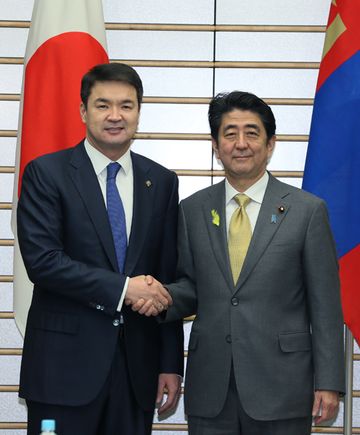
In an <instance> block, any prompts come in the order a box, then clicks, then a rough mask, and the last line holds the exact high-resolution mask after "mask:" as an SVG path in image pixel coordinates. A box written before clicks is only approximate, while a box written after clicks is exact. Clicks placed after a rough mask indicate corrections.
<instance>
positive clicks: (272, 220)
mask: <svg viewBox="0 0 360 435" xmlns="http://www.w3.org/2000/svg"><path fill="white" fill-rule="evenodd" d="M276 221H277V217H276V214H272V215H271V223H272V224H276Z"/></svg>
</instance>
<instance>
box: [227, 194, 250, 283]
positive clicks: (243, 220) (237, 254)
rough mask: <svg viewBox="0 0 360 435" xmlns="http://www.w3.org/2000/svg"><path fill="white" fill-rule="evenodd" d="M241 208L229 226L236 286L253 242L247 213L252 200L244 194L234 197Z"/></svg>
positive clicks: (230, 248)
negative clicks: (251, 241)
mask: <svg viewBox="0 0 360 435" xmlns="http://www.w3.org/2000/svg"><path fill="white" fill-rule="evenodd" d="M234 199H235V201H236V202H237V203H238V204H239V207H238V208H237V209H236V210H235V211H234V213H233V215H232V216H231V220H230V226H229V238H228V246H229V257H230V265H231V271H232V275H233V280H234V284H236V282H237V280H238V278H239V275H240V272H241V268H242V266H243V264H244V260H245V257H246V253H247V250H248V247H249V244H250V240H251V233H252V231H251V224H250V220H249V216H248V214H247V213H246V206H247V205H248V204H249V202H250V198H249V197H248V196H246V195H245V194H243V193H238V194H237V195H235V196H234Z"/></svg>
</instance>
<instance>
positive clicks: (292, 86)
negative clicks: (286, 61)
mask: <svg viewBox="0 0 360 435" xmlns="http://www.w3.org/2000/svg"><path fill="white" fill-rule="evenodd" d="M317 76H318V71H317V70H315V69H309V70H305V69H275V68H274V69H265V68H264V69H256V68H255V69H253V68H230V69H225V68H219V69H216V74H215V92H216V93H218V92H225V91H232V90H234V89H237V90H240V91H248V92H252V93H254V94H256V95H258V96H259V97H262V98H313V97H314V94H315V88H316V82H317Z"/></svg>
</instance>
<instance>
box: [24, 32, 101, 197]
mask: <svg viewBox="0 0 360 435" xmlns="http://www.w3.org/2000/svg"><path fill="white" fill-rule="evenodd" d="M108 61H109V60H108V56H107V53H106V52H105V50H104V48H103V47H102V45H101V44H100V43H99V42H98V41H97V40H96V39H94V38H93V37H92V36H91V35H89V34H88V33H82V32H68V33H63V34H60V35H57V36H55V37H53V38H51V39H48V40H47V41H46V42H45V43H44V44H42V45H41V46H40V47H39V48H38V49H37V50H36V52H35V53H34V55H33V56H32V57H31V59H30V60H29V62H28V64H27V66H26V70H25V78H24V83H25V86H24V105H23V123H22V136H21V159H20V174H19V189H18V192H20V191H21V179H22V174H23V171H24V168H25V166H26V165H27V163H28V162H29V161H30V160H33V159H34V158H36V157H38V156H40V155H42V154H46V153H50V152H53V151H58V150H61V149H64V148H68V147H70V146H73V145H74V144H76V143H78V142H79V141H80V140H81V139H82V138H83V137H84V136H85V128H84V124H83V123H82V121H81V118H80V113H79V106H80V82H81V78H82V76H83V75H84V74H85V73H86V72H87V71H88V70H89V68H91V67H92V66H93V65H95V64H99V63H108Z"/></svg>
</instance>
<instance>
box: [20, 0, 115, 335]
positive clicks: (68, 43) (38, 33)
mask: <svg viewBox="0 0 360 435" xmlns="http://www.w3.org/2000/svg"><path fill="white" fill-rule="evenodd" d="M107 62H109V59H108V56H107V47H106V37H105V26H104V16H103V10H102V3H101V0H35V2H34V9H33V14H32V20H31V25H30V31H29V36H28V42H27V47H26V54H25V59H24V76H23V87H22V99H21V104H20V116H19V129H18V142H17V152H16V172H15V184H14V196H13V216H12V226H13V231H14V235H15V251H14V312H15V320H16V323H17V325H18V327H19V330H20V332H22V333H24V330H25V324H26V318H27V312H28V308H29V306H30V302H31V297H32V285H31V283H30V281H29V280H28V277H27V274H26V271H25V267H24V265H23V262H22V258H21V254H20V250H19V246H18V243H17V238H16V216H15V215H16V206H17V200H18V196H19V192H20V189H21V177H22V174H23V170H24V167H25V166H26V164H27V163H28V162H29V161H30V160H32V159H34V158H36V157H38V156H40V155H42V154H45V153H50V152H53V151H58V150H61V149H63V148H67V147H70V146H73V145H75V144H76V143H78V142H79V141H80V140H81V139H82V138H83V137H84V135H85V127H84V124H83V123H82V121H81V118H80V114H79V106H80V82H81V77H82V76H83V75H84V74H85V73H86V72H87V71H88V70H89V69H90V68H91V67H93V66H94V65H96V64H99V63H107Z"/></svg>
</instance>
